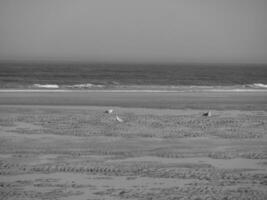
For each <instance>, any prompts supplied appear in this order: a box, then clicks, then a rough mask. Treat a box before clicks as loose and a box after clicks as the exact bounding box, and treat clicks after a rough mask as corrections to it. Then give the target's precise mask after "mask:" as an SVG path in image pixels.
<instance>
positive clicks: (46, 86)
mask: <svg viewBox="0 0 267 200" xmlns="http://www.w3.org/2000/svg"><path fill="white" fill-rule="evenodd" d="M26 88H28V89H31V88H36V89H42V90H44V89H52V90H59V89H63V90H105V89H106V90H117V91H120V90H123V91H128V90H129V91H193V92H198V91H218V92H219V91H221V92H223V91H232V92H243V91H253V90H259V91H263V90H264V91H265V90H266V89H267V85H266V84H263V83H253V84H246V85H232V86H218V85H216V86H204V85H201V86H199V85H120V84H118V85H112V84H111V85H105V84H103V85H101V84H92V83H84V84H74V85H58V84H33V85H31V86H29V87H26Z"/></svg>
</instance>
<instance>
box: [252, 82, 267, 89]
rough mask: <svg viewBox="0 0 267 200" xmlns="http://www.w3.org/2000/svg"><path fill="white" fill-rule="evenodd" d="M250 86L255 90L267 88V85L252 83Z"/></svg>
mask: <svg viewBox="0 0 267 200" xmlns="http://www.w3.org/2000/svg"><path fill="white" fill-rule="evenodd" d="M251 86H252V87H255V88H267V85H266V84H262V83H254V84H252V85H251Z"/></svg>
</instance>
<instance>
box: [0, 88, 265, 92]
mask: <svg viewBox="0 0 267 200" xmlns="http://www.w3.org/2000/svg"><path fill="white" fill-rule="evenodd" d="M0 92H100V93H101V92H104V93H107V92H108V93H122V92H133V93H139V92H142V93H184V92H192V93H201V92H263V93H264V92H267V89H263V88H262V89H237V88H235V89H184V90H182V89H161V90H158V89H0Z"/></svg>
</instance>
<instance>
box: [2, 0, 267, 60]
mask: <svg viewBox="0 0 267 200" xmlns="http://www.w3.org/2000/svg"><path fill="white" fill-rule="evenodd" d="M266 10H267V1H266V0H134V1H133V0H45V1H44V0H19V1H18V0H1V1H0V59H1V60H13V59H17V60H67V61H68V60H78V61H79V60H82V61H107V62H110V61H111V62H230V63H231V62H241V63H267V56H266V55H267V36H266V33H267V23H266V21H267V12H266Z"/></svg>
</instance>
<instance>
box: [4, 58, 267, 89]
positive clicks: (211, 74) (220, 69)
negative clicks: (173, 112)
mask: <svg viewBox="0 0 267 200" xmlns="http://www.w3.org/2000/svg"><path fill="white" fill-rule="evenodd" d="M202 87H203V88H218V87H233V88H252V89H253V88H261V89H267V65H248V64H247V65H241V64H240V65H237V64H236V65H222V64H208V65H207V64H206V65H205V64H173V65H163V64H161V65H160V64H158V65H156V64H86V63H0V88H1V89H33V88H39V89H43V88H46V89H60V88H64V89H103V88H104V89H113V88H135V89H136V88H137V89H140V88H152V89H157V88H165V89H166V88H167V89H168V88H170V89H177V88H202Z"/></svg>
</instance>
